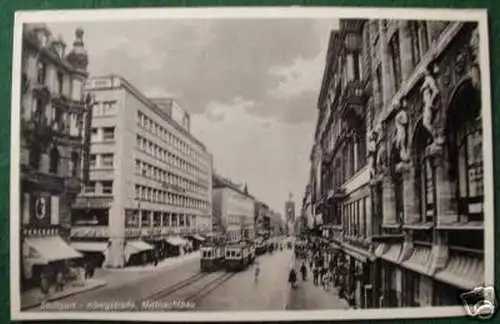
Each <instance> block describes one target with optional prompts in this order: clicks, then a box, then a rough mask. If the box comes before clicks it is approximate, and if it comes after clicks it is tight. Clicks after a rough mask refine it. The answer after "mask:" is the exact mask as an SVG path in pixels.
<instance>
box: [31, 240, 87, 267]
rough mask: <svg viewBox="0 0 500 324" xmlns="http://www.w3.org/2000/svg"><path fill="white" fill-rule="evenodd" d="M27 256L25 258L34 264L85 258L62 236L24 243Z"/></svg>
mask: <svg viewBox="0 0 500 324" xmlns="http://www.w3.org/2000/svg"><path fill="white" fill-rule="evenodd" d="M24 246H25V251H29V252H26V253H25V255H23V258H24V259H26V260H29V261H30V262H31V263H32V264H47V263H49V262H54V261H61V260H69V259H77V258H81V257H83V255H82V254H81V253H79V252H78V251H76V250H75V249H73V248H72V247H71V246H70V245H69V244H68V243H66V242H65V241H64V240H63V239H62V238H61V237H60V236H48V237H32V238H27V239H26V240H25V241H24Z"/></svg>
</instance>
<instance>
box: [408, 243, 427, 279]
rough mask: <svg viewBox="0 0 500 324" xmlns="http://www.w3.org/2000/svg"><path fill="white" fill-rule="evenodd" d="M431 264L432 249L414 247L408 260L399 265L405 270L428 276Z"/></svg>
mask: <svg viewBox="0 0 500 324" xmlns="http://www.w3.org/2000/svg"><path fill="white" fill-rule="evenodd" d="M431 263H432V249H431V248H430V247H416V248H415V249H414V250H413V253H412V254H411V256H410V257H409V258H408V260H406V261H404V262H403V263H401V265H402V266H403V267H405V268H407V269H410V270H413V271H416V272H418V273H421V274H424V275H428V274H429V269H430V266H431Z"/></svg>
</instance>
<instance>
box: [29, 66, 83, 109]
mask: <svg viewBox="0 0 500 324" xmlns="http://www.w3.org/2000/svg"><path fill="white" fill-rule="evenodd" d="M24 75H25V76H23V79H26V80H28V79H29V77H28V75H26V74H24ZM36 82H37V83H38V84H40V85H45V86H47V87H48V88H49V90H50V92H51V93H57V94H60V95H64V96H66V97H71V99H73V100H75V101H80V100H81V99H82V90H83V82H82V80H80V79H78V78H72V77H71V75H70V74H68V73H64V72H63V71H62V69H58V68H57V67H56V66H54V65H49V64H47V62H44V61H43V60H41V59H39V60H38V61H37V63H36Z"/></svg>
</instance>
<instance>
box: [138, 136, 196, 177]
mask: <svg viewBox="0 0 500 324" xmlns="http://www.w3.org/2000/svg"><path fill="white" fill-rule="evenodd" d="M137 147H138V148H139V150H141V151H143V152H145V153H147V154H149V155H151V156H154V157H155V158H157V159H159V160H161V161H162V162H163V163H165V164H169V165H171V166H174V167H176V168H179V169H181V170H183V171H184V172H186V173H188V174H190V175H191V176H193V177H196V176H199V175H203V170H201V169H199V168H197V167H195V166H194V165H192V164H190V163H188V162H186V161H185V160H184V159H181V158H180V157H178V156H177V155H175V154H173V153H171V152H169V151H167V150H166V149H164V148H162V147H161V146H159V145H157V144H155V143H153V142H151V141H149V140H147V139H146V138H143V137H141V136H139V135H137Z"/></svg>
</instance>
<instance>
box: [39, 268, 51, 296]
mask: <svg viewBox="0 0 500 324" xmlns="http://www.w3.org/2000/svg"><path fill="white" fill-rule="evenodd" d="M40 291H41V292H42V304H44V303H45V302H46V301H47V299H48V297H49V293H50V282H49V275H48V273H47V270H46V269H44V270H42V273H41V274H40Z"/></svg>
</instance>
